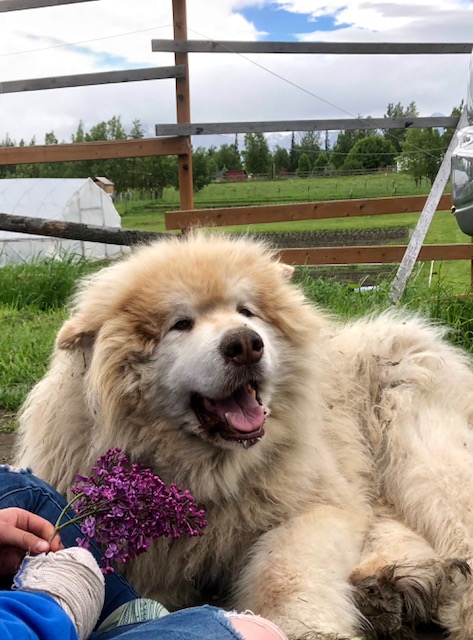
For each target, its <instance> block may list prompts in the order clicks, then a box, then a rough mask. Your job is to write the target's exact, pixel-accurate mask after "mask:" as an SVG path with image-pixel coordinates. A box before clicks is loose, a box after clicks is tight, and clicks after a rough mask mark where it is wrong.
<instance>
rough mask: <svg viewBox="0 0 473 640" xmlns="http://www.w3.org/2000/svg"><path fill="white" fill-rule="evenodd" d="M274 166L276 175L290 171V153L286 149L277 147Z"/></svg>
mask: <svg viewBox="0 0 473 640" xmlns="http://www.w3.org/2000/svg"><path fill="white" fill-rule="evenodd" d="M273 165H274V172H275V174H276V175H279V174H280V173H286V172H287V171H289V167H290V165H291V159H290V157H289V151H288V150H287V149H284V147H279V146H278V147H276V149H275V150H274V154H273Z"/></svg>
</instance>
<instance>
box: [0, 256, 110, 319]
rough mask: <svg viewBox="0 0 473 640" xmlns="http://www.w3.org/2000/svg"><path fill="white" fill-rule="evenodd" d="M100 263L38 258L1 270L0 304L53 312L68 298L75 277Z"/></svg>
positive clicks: (91, 269) (88, 271) (92, 269)
mask: <svg viewBox="0 0 473 640" xmlns="http://www.w3.org/2000/svg"><path fill="white" fill-rule="evenodd" d="M101 264H103V263H99V262H92V261H90V260H86V259H85V258H79V259H77V258H75V257H73V256H63V259H61V260H56V259H47V260H44V259H43V260H42V259H39V258H38V259H37V260H35V261H34V262H32V263H30V264H27V263H23V264H20V265H13V264H10V265H7V266H5V267H3V268H2V269H1V270H0V305H7V306H11V307H13V308H23V307H33V308H36V309H38V310H40V311H46V310H48V309H56V308H58V307H61V306H63V305H64V304H65V302H66V301H67V300H68V299H69V298H70V296H71V294H72V292H73V290H74V287H75V285H76V282H77V280H78V278H80V277H81V276H83V275H86V274H87V273H90V272H91V271H94V270H96V269H98V268H99V267H100V266H101Z"/></svg>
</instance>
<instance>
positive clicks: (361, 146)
mask: <svg viewBox="0 0 473 640" xmlns="http://www.w3.org/2000/svg"><path fill="white" fill-rule="evenodd" d="M395 155H396V149H395V148H394V145H393V144H392V142H391V141H390V140H386V138H384V137H383V136H382V135H380V134H378V133H376V134H373V135H369V136H366V137H364V138H361V139H360V140H358V142H356V143H355V144H354V145H353V147H352V148H351V150H350V153H349V154H348V157H347V162H349V163H353V161H354V160H356V161H357V162H358V163H359V165H360V166H361V168H362V169H378V168H379V167H387V166H390V165H392V164H393V163H394V157H395Z"/></svg>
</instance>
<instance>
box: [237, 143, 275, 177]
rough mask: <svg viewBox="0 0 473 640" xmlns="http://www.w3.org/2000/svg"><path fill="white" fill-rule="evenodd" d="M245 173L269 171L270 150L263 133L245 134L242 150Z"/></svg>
mask: <svg viewBox="0 0 473 640" xmlns="http://www.w3.org/2000/svg"><path fill="white" fill-rule="evenodd" d="M243 158H244V160H245V169H246V172H247V173H249V174H250V173H253V174H254V173H269V172H270V170H271V152H270V150H269V146H268V143H267V141H266V138H265V136H264V134H263V133H247V134H245V150H244V151H243Z"/></svg>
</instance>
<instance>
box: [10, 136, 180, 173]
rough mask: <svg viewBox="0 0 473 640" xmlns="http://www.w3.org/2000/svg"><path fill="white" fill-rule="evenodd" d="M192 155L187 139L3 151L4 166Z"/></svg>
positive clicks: (60, 145)
mask: <svg viewBox="0 0 473 640" xmlns="http://www.w3.org/2000/svg"><path fill="white" fill-rule="evenodd" d="M188 152H189V144H188V140H187V138H182V137H178V138H142V139H140V140H107V141H104V142H81V143H72V144H52V145H33V146H28V147H0V166H1V165H9V164H29V163H41V162H76V161H78V160H105V159H107V158H142V157H147V156H170V155H171V156H172V155H180V154H185V153H188Z"/></svg>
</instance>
